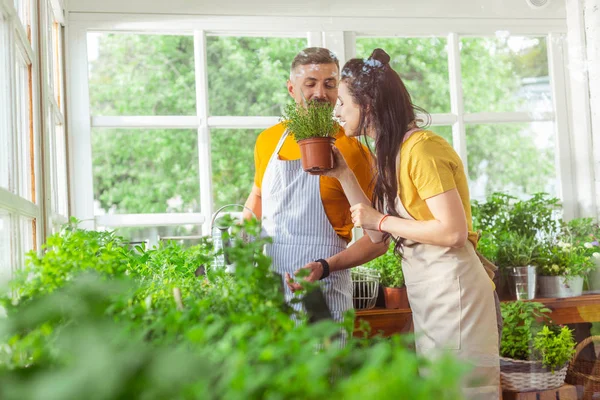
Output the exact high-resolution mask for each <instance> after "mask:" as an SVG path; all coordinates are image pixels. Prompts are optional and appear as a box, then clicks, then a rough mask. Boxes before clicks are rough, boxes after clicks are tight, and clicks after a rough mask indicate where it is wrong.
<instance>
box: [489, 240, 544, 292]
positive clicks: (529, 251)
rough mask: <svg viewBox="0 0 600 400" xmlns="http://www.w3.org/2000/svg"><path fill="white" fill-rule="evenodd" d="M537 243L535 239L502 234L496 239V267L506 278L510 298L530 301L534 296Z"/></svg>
mask: <svg viewBox="0 0 600 400" xmlns="http://www.w3.org/2000/svg"><path fill="white" fill-rule="evenodd" d="M538 249H539V243H538V241H537V239H536V238H535V237H531V236H524V235H522V234H519V233H515V232H504V233H502V234H501V235H500V237H499V238H498V250H497V253H496V265H498V267H499V268H500V271H501V273H502V274H505V276H508V277H509V279H508V286H509V290H510V294H511V296H512V298H516V299H518V300H531V299H533V298H535V294H536V289H537V285H536V267H535V262H536V260H537V257H538Z"/></svg>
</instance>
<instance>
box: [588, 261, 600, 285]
mask: <svg viewBox="0 0 600 400" xmlns="http://www.w3.org/2000/svg"><path fill="white" fill-rule="evenodd" d="M594 264H595V265H596V268H594V269H593V270H591V271H590V272H589V273H588V283H589V288H590V290H591V291H594V292H600V258H595V257H594Z"/></svg>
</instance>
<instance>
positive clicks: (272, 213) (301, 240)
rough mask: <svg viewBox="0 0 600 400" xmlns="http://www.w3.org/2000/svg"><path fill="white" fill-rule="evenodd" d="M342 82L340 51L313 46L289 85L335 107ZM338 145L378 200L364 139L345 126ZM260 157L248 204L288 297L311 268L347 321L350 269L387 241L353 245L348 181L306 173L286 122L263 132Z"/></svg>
mask: <svg viewBox="0 0 600 400" xmlns="http://www.w3.org/2000/svg"><path fill="white" fill-rule="evenodd" d="M338 82H339V61H338V59H337V58H336V56H335V55H334V54H333V53H331V52H330V51H329V50H327V49H324V48H318V47H311V48H307V49H304V50H302V51H301V52H300V53H298V54H297V55H296V57H295V58H294V60H293V62H292V66H291V72H290V79H289V80H288V82H287V88H288V92H289V94H290V96H292V98H293V99H294V100H295V101H296V102H297V103H298V104H306V103H307V102H309V101H326V102H329V103H330V104H331V105H332V106H333V105H335V103H336V101H337V98H338ZM335 146H336V147H337V148H338V149H339V150H340V152H341V154H342V155H343V156H344V158H345V159H346V161H347V163H348V165H349V166H350V168H351V169H352V170H353V171H354V173H355V175H356V177H357V179H358V181H359V184H360V186H361V187H362V189H363V191H364V192H365V193H366V195H367V196H368V197H369V198H370V196H371V187H370V185H371V181H372V178H373V175H372V174H373V169H372V168H371V165H372V163H371V159H370V156H369V154H368V151H367V150H366V149H365V148H364V147H363V146H362V145H361V144H360V143H359V142H358V141H357V140H356V139H352V138H348V137H346V135H345V134H344V132H343V130H342V129H340V132H339V133H338V135H337V136H336V142H335ZM254 162H255V167H256V174H255V178H254V186H253V188H252V192H251V193H250V196H249V197H248V200H247V201H246V206H247V207H248V208H250V209H252V211H253V212H254V213H255V214H256V216H257V217H258V218H262V219H263V230H264V233H266V234H267V235H268V236H270V237H272V238H273V243H272V244H271V245H269V246H267V249H266V250H267V254H268V255H269V256H270V257H271V258H272V260H273V269H274V270H275V271H276V272H277V273H279V274H281V275H282V276H287V277H288V279H287V281H288V285H285V286H286V288H285V290H286V299H287V300H288V301H289V300H290V299H291V298H292V292H291V290H290V287H289V286H290V285H293V284H292V283H291V282H290V277H291V276H293V275H294V273H295V272H296V271H297V270H298V269H300V268H306V269H308V270H309V271H310V274H309V276H308V277H307V278H306V279H307V280H309V281H317V280H320V279H322V280H323V282H324V287H323V293H324V295H325V299H326V301H327V304H328V306H329V309H330V311H331V314H332V316H333V318H334V319H335V320H337V321H341V320H342V319H343V315H344V312H345V311H347V310H349V309H351V308H352V280H351V277H350V270H349V269H348V268H349V267H354V266H357V265H361V264H363V263H364V262H367V261H369V260H371V259H373V258H375V257H378V256H380V255H382V254H384V253H385V252H386V250H387V245H386V244H385V243H383V242H381V243H377V244H375V243H373V242H372V240H371V239H370V238H369V237H368V236H364V237H362V238H361V239H359V240H357V241H356V242H355V243H354V244H353V245H352V246H350V247H347V245H348V243H349V242H350V241H351V240H352V227H353V223H352V220H351V213H350V204H349V202H348V199H347V198H346V196H345V194H344V190H343V189H342V186H341V184H340V183H339V181H338V180H337V179H335V178H331V177H327V176H318V175H311V174H308V173H306V172H304V171H303V170H302V165H301V161H300V148H299V146H298V144H297V143H296V142H295V140H294V139H293V137H292V136H291V135H289V134H287V132H286V131H285V128H284V126H283V125H282V124H281V123H280V124H277V125H275V126H273V127H271V128H269V129H267V130H265V131H264V132H262V133H261V134H260V135H259V136H258V138H257V140H256V146H255V149H254ZM248 214H249V213H248ZM315 260H317V261H315ZM296 307H299V306H296Z"/></svg>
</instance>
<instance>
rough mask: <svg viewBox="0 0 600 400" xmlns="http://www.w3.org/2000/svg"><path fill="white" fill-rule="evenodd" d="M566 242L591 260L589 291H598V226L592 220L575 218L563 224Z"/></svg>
mask: <svg viewBox="0 0 600 400" xmlns="http://www.w3.org/2000/svg"><path fill="white" fill-rule="evenodd" d="M562 233H563V236H564V237H565V238H566V241H568V242H569V243H571V244H572V245H574V246H577V247H579V248H580V249H581V251H582V252H583V253H584V254H585V255H586V256H587V257H589V258H590V259H591V260H592V263H593V265H594V266H593V268H592V269H591V270H590V271H589V273H588V287H589V289H590V290H594V291H600V225H599V224H598V222H597V221H594V220H593V219H592V218H575V219H572V220H571V221H569V222H565V223H563V229H562Z"/></svg>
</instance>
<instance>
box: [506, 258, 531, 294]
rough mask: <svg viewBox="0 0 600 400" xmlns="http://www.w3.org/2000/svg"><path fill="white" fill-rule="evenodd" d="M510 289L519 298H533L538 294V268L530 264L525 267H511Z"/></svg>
mask: <svg viewBox="0 0 600 400" xmlns="http://www.w3.org/2000/svg"><path fill="white" fill-rule="evenodd" d="M509 276H510V280H509V281H510V284H509V289H510V293H511V295H512V296H514V297H516V299H517V300H532V299H534V298H535V294H536V289H537V285H536V280H537V275H536V268H535V266H532V265H528V266H525V267H511V268H509Z"/></svg>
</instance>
